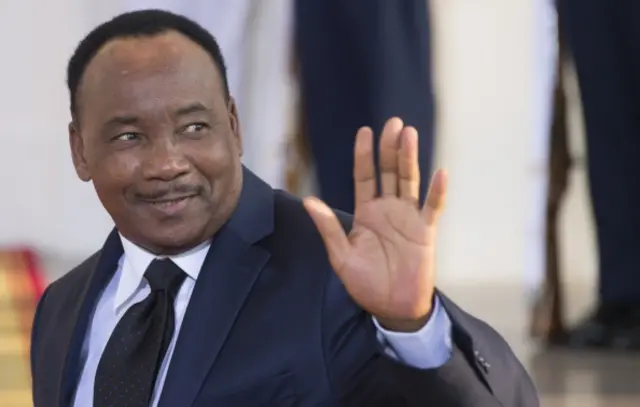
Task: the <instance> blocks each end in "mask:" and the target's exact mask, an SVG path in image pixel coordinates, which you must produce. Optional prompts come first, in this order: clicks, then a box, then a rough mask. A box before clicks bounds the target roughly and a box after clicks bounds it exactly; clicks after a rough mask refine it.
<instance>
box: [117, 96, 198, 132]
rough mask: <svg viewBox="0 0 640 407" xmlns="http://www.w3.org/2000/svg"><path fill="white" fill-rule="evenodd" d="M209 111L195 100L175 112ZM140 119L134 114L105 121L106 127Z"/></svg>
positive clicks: (127, 123) (185, 113) (181, 113)
mask: <svg viewBox="0 0 640 407" xmlns="http://www.w3.org/2000/svg"><path fill="white" fill-rule="evenodd" d="M208 111H209V109H207V107H206V106H205V105H203V104H202V103H200V102H195V103H191V104H189V105H186V106H184V107H181V108H179V109H177V110H176V111H175V112H174V115H175V116H177V117H180V116H187V115H190V114H193V113H200V112H208ZM139 120H140V118H139V117H138V116H133V115H123V116H114V117H112V118H110V119H109V120H108V121H107V122H106V123H105V126H104V127H109V126H113V125H124V126H128V125H133V124H136V123H138V121H139Z"/></svg>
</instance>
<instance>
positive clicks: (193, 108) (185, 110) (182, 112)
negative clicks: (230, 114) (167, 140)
mask: <svg viewBox="0 0 640 407" xmlns="http://www.w3.org/2000/svg"><path fill="white" fill-rule="evenodd" d="M208 111H209V109H207V107H206V106H205V105H203V104H202V103H200V102H195V103H191V104H190V105H187V106H185V107H181V108H180V109H178V110H176V112H175V115H176V116H186V115H189V114H192V113H200V112H208Z"/></svg>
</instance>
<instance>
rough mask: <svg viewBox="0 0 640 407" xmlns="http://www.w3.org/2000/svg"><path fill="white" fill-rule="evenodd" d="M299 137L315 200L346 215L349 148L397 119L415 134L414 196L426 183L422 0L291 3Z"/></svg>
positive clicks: (428, 98)
mask: <svg viewBox="0 0 640 407" xmlns="http://www.w3.org/2000/svg"><path fill="white" fill-rule="evenodd" d="M294 21H295V27H296V28H295V37H296V41H297V44H296V48H297V52H298V58H299V63H300V90H301V96H302V101H301V103H302V104H303V111H304V115H305V120H306V128H305V129H304V131H305V133H306V135H307V137H308V139H309V144H310V146H311V152H312V154H313V156H314V159H315V165H316V171H317V173H316V176H317V180H318V183H319V188H320V195H321V197H322V198H323V199H324V200H325V201H326V202H327V203H328V204H329V205H330V206H332V207H334V208H338V209H341V210H343V211H347V212H353V206H354V192H353V146H354V141H355V138H354V136H355V133H356V131H357V130H358V128H359V127H361V126H371V127H372V128H373V130H374V132H376V135H379V131H380V130H381V129H382V125H383V124H384V122H385V121H386V120H387V119H389V118H390V117H392V116H399V117H400V118H402V119H403V120H404V122H405V124H406V125H412V126H415V127H416V128H417V130H418V134H419V146H420V151H419V158H420V169H421V175H422V185H421V196H422V197H424V195H425V191H426V188H427V186H428V182H429V174H430V171H431V159H432V151H433V118H434V106H433V105H434V103H433V95H432V84H431V74H430V73H431V57H430V30H429V23H428V10H427V2H426V1H425V0H296V1H295V15H294Z"/></svg>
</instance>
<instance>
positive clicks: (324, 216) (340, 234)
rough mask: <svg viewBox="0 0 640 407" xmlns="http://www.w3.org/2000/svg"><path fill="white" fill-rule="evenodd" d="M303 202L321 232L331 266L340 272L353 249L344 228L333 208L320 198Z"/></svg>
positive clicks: (306, 199)
mask: <svg viewBox="0 0 640 407" xmlns="http://www.w3.org/2000/svg"><path fill="white" fill-rule="evenodd" d="M302 202H303V204H304V207H305V209H306V210H307V212H309V215H310V216H311V219H313V223H315V225H316V227H317V228H318V232H320V236H321V237H322V241H323V242H324V246H325V247H326V249H327V254H328V255H329V262H331V266H332V267H333V269H334V270H335V271H336V272H338V271H339V270H340V269H341V268H342V265H343V264H344V262H345V260H346V258H347V256H348V254H349V251H350V250H351V243H349V239H348V238H347V234H346V233H345V231H344V228H343V227H342V225H341V224H340V221H339V220H338V217H337V216H336V214H335V213H334V212H333V210H331V208H329V207H328V206H327V204H325V203H324V202H322V201H321V200H319V199H318V198H305V199H304V200H303V201H302Z"/></svg>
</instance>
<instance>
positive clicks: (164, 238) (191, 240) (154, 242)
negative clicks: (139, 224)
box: [143, 223, 209, 255]
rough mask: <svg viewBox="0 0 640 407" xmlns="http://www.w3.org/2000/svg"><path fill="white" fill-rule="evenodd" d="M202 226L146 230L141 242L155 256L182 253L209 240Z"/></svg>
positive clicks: (178, 226) (177, 226)
mask: <svg viewBox="0 0 640 407" xmlns="http://www.w3.org/2000/svg"><path fill="white" fill-rule="evenodd" d="M202 225H203V224H202V223H200V224H199V225H198V227H193V226H191V227H190V226H189V225H176V226H173V227H158V228H151V229H147V233H146V236H144V239H143V240H144V241H145V242H147V245H148V246H151V247H150V249H152V251H153V252H154V253H156V254H166V255H169V254H179V253H183V252H185V251H188V250H189V249H192V248H194V247H196V246H198V245H199V244H201V243H203V242H204V241H206V240H207V239H209V237H208V236H207V234H206V233H205V230H204V227H203V226H202Z"/></svg>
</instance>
